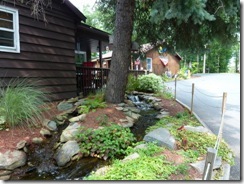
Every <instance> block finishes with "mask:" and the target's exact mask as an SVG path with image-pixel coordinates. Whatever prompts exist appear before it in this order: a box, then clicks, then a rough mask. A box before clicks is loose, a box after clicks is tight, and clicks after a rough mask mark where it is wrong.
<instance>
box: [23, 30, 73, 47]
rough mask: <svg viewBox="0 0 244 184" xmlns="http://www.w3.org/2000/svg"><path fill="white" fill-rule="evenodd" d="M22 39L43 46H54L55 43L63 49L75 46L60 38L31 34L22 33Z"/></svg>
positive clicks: (24, 41)
mask: <svg viewBox="0 0 244 184" xmlns="http://www.w3.org/2000/svg"><path fill="white" fill-rule="evenodd" d="M20 41H21V42H22V43H30V44H35V45H37V44H38V45H42V46H50V47H52V46H53V45H55V46H56V47H57V48H62V49H70V48H72V50H73V48H74V44H73V43H70V42H64V41H60V40H53V39H52V40H51V39H49V38H43V37H38V36H35V37H32V38H30V35H29V34H25V33H23V34H21V37H20Z"/></svg>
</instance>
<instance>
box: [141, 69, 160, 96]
mask: <svg viewBox="0 0 244 184" xmlns="http://www.w3.org/2000/svg"><path fill="white" fill-rule="evenodd" d="M138 83H139V85H138V90H139V91H143V92H158V91H160V90H161V88H162V84H163V80H162V79H161V77H160V76H157V75H155V74H153V73H151V74H148V75H141V76H139V77H138Z"/></svg>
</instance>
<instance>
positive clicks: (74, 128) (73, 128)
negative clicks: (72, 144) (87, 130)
mask: <svg viewBox="0 0 244 184" xmlns="http://www.w3.org/2000/svg"><path fill="white" fill-rule="evenodd" d="M80 127H81V125H80V124H78V123H71V124H70V125H69V126H68V127H67V128H66V129H64V130H63V132H62V134H61V136H60V142H67V141H70V140H75V136H76V134H77V133H78V132H79V128H80Z"/></svg>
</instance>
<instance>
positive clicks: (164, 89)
mask: <svg viewBox="0 0 244 184" xmlns="http://www.w3.org/2000/svg"><path fill="white" fill-rule="evenodd" d="M155 96H157V97H162V98H164V99H173V98H174V95H173V94H172V92H171V91H170V90H169V89H168V88H167V86H166V85H163V87H162V89H161V90H160V91H158V92H157V93H156V94H155Z"/></svg>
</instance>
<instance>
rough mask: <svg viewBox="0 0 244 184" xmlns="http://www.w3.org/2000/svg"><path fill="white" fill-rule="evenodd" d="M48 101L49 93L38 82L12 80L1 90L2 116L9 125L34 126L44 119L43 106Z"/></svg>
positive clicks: (0, 112) (0, 110)
mask: <svg viewBox="0 0 244 184" xmlns="http://www.w3.org/2000/svg"><path fill="white" fill-rule="evenodd" d="M45 101H48V98H47V93H46V92H44V90H42V89H41V88H39V87H37V85H36V83H34V82H32V81H30V80H28V79H25V80H20V79H18V80H12V81H10V83H9V84H8V86H7V87H6V88H4V89H1V90H0V107H1V108H0V116H1V117H3V118H4V120H5V122H6V123H5V125H6V126H7V127H14V126H18V125H22V126H32V125H36V126H37V123H38V121H41V120H42V112H43V111H44V109H43V108H42V107H41V106H42V105H44V103H45Z"/></svg>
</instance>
